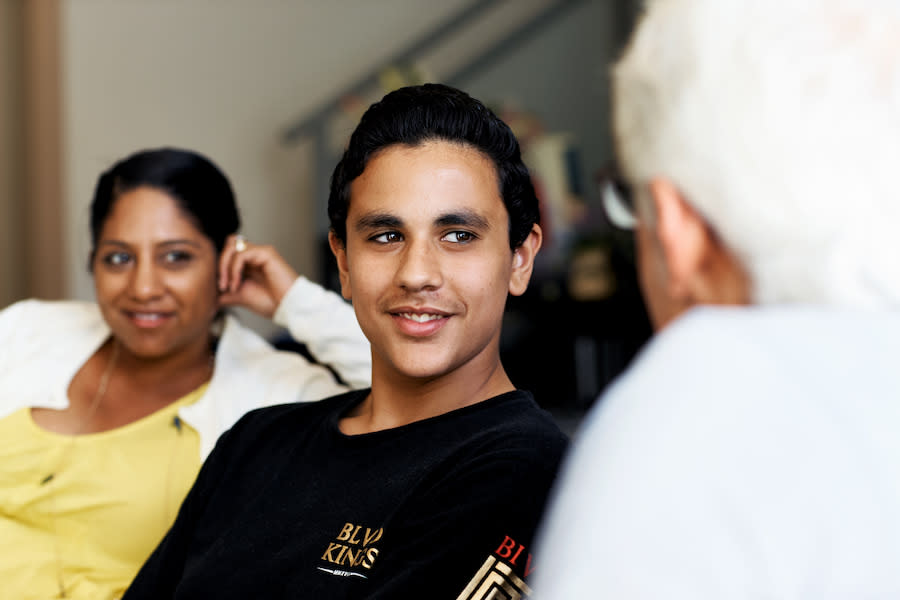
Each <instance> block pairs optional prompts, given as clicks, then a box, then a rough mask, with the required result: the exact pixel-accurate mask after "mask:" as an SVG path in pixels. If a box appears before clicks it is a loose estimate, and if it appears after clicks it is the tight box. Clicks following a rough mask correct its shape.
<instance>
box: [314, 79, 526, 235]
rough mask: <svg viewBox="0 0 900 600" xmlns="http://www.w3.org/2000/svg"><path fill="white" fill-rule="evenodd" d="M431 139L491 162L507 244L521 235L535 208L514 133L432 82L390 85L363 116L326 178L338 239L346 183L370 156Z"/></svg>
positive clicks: (473, 101)
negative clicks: (503, 212)
mask: <svg viewBox="0 0 900 600" xmlns="http://www.w3.org/2000/svg"><path fill="white" fill-rule="evenodd" d="M434 140H441V141H446V142H451V143H458V144H462V145H465V146H469V147H471V148H474V149H475V150H478V151H479V152H481V153H482V154H484V155H485V156H486V157H488V158H489V159H490V160H491V162H493V164H494V166H495V168H496V170H497V178H498V186H499V190H500V195H501V196H502V198H503V203H504V204H505V205H506V210H507V212H508V213H509V237H510V247H512V248H517V247H518V246H520V245H521V244H522V242H524V241H525V238H527V237H528V234H529V232H530V231H531V229H532V226H533V225H534V224H535V223H538V222H539V218H540V212H539V208H538V201H537V197H536V195H535V192H534V187H533V185H532V182H531V178H530V176H529V173H528V169H527V168H526V167H525V164H524V163H523V162H522V158H521V154H520V150H519V142H518V141H517V140H516V137H515V135H513V133H512V131H511V130H510V129H509V127H508V126H507V125H506V123H504V122H503V121H502V120H500V118H498V117H497V116H496V115H495V114H494V113H493V112H491V110H490V109H488V108H487V107H486V106H485V105H484V104H482V103H481V102H479V101H478V100H476V99H474V98H472V97H471V96H469V95H468V94H466V93H465V92H463V91H460V90H457V89H455V88H452V87H449V86H446V85H441V84H434V83H426V84H424V85H419V86H410V87H405V88H400V89H398V90H395V91H393V92H391V93H389V94H387V95H386V96H385V97H384V98H382V99H381V101H379V102H376V103H375V104H373V105H372V106H370V107H369V109H368V110H367V111H366V112H365V114H364V115H363V116H362V119H361V120H360V122H359V125H358V126H357V127H356V129H355V130H354V132H353V135H352V136H351V137H350V143H349V145H348V147H347V150H346V151H345V152H344V155H343V157H342V158H341V161H340V162H339V163H338V165H337V167H335V170H334V174H333V175H332V178H331V193H330V196H329V198H328V217H329V219H330V221H331V229H332V231H334V233H335V235H336V236H337V237H338V239H340V240H341V241H342V242H343V241H346V226H347V223H346V221H347V212H348V210H349V206H350V184H351V183H352V182H353V180H354V179H356V178H357V177H359V176H360V175H361V174H362V172H363V171H364V170H365V168H366V165H367V164H368V163H369V161H370V160H371V159H372V158H373V157H374V156H375V155H376V154H378V152H379V151H381V150H383V149H385V148H387V147H389V146H394V145H403V146H410V147H415V146H419V145H421V144H423V143H425V142H428V141H434Z"/></svg>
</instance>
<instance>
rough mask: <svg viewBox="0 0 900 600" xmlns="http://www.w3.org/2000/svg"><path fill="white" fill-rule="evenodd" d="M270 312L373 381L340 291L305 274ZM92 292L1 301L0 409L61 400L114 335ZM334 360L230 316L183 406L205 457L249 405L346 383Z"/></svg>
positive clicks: (352, 380) (362, 383) (348, 374)
mask: <svg viewBox="0 0 900 600" xmlns="http://www.w3.org/2000/svg"><path fill="white" fill-rule="evenodd" d="M274 321H275V322H276V323H277V324H279V325H282V326H285V327H287V328H288V330H289V331H290V333H291V335H292V336H293V337H294V338H295V339H297V340H299V341H302V342H303V343H305V344H306V345H307V347H308V348H309V351H310V352H311V353H312V355H313V356H315V357H316V360H318V361H320V362H321V363H323V364H328V365H330V366H331V367H332V368H334V369H335V370H336V371H337V372H338V373H339V374H340V376H341V378H343V379H344V381H346V382H347V383H348V384H349V385H350V387H352V388H363V387H367V386H368V385H369V384H370V381H371V379H370V378H371V353H370V350H369V342H368V340H366V338H365V336H363V334H362V331H361V330H360V329H359V325H358V323H357V321H356V317H355V315H354V314H353V308H352V307H351V306H350V305H349V304H347V303H346V302H344V300H343V299H342V298H341V297H340V296H338V295H337V294H335V293H333V292H330V291H327V290H325V289H324V288H322V287H320V286H319V285H317V284H315V283H312V282H311V281H309V280H308V279H306V278H304V277H300V278H298V279H297V281H296V282H295V283H294V284H293V286H292V287H291V289H290V290H289V291H288V293H287V294H286V295H285V297H284V299H283V300H282V301H281V304H280V305H279V307H278V310H277V311H276V313H275V317H274ZM109 335H110V329H109V326H108V325H107V324H106V322H105V321H104V320H103V317H102V316H101V314H100V310H99V308H98V307H97V305H96V304H94V303H92V302H77V301H57V302H46V301H40V300H25V301H22V302H18V303H16V304H13V305H11V306H9V307H8V308H6V309H4V310H3V311H0V418H3V417H5V416H7V415H9V414H11V413H13V412H15V411H16V410H19V409H20V408H23V407H26V406H33V407H41V408H53V409H57V410H61V409H65V408H66V407H68V405H69V399H68V395H67V390H68V388H69V384H70V382H71V381H72V378H73V377H74V376H75V373H77V372H78V370H79V369H80V368H81V367H82V366H83V365H84V363H85V362H86V361H87V360H88V358H90V357H91V356H92V355H93V354H94V352H96V351H97V349H98V348H99V347H100V345H101V344H103V342H104V341H105V340H106V339H107V338H108V337H109ZM347 389H348V388H346V387H345V386H342V385H340V384H339V383H338V382H337V381H335V379H334V377H333V376H332V374H331V373H330V372H329V371H328V369H326V368H324V367H321V366H318V365H313V364H311V363H310V362H308V361H307V360H305V359H304V358H303V357H302V356H300V355H299V354H297V353H294V352H284V351H278V350H275V349H274V348H273V347H272V346H271V345H270V344H269V343H268V342H266V341H265V340H264V339H263V338H261V337H260V336H259V335H257V334H256V333H255V332H253V331H252V330H250V329H249V328H247V327H245V326H243V325H241V324H240V322H238V320H237V319H235V318H234V317H232V316H230V315H228V316H226V317H225V327H224V329H223V331H222V335H221V337H220V338H219V343H218V347H217V349H216V362H215V370H214V371H213V376H212V379H211V380H210V383H209V387H208V388H207V391H206V393H205V394H204V395H203V396H202V397H201V398H200V400H198V401H197V402H196V403H194V404H192V405H190V406H187V407H185V408H183V409H181V411H180V413H179V414H180V417H181V418H182V419H183V420H184V421H185V422H186V423H188V424H190V425H191V426H192V427H194V428H195V429H196V430H197V431H198V432H199V433H200V452H201V458H202V459H205V458H206V456H207V455H208V454H209V453H210V451H212V449H213V447H214V446H215V443H216V440H217V439H218V437H219V436H220V435H221V434H222V433H224V432H225V431H226V430H227V429H228V428H230V427H231V426H232V425H233V424H234V423H235V421H237V420H238V419H239V418H240V417H241V416H242V415H243V414H244V413H246V412H247V411H249V410H252V409H255V408H259V407H261V406H268V405H272V404H282V403H285V402H297V401H313V400H320V399H322V398H326V397H328V396H332V395H335V394H339V393H341V392H344V391H346V390H347Z"/></svg>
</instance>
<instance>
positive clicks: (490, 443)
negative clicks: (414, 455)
mask: <svg viewBox="0 0 900 600" xmlns="http://www.w3.org/2000/svg"><path fill="white" fill-rule="evenodd" d="M448 417H449V418H447V419H444V420H442V421H440V422H439V423H436V425H437V427H435V428H434V429H433V430H432V432H431V439H433V440H434V441H435V444H436V445H438V444H440V445H444V446H445V451H442V455H444V456H445V457H446V458H447V460H446V462H445V467H446V470H444V469H442V470H441V472H442V473H443V474H444V475H445V476H446V477H447V481H456V480H457V478H461V479H462V480H463V481H467V482H469V483H468V485H472V486H476V487H477V486H484V485H488V486H490V487H491V488H497V487H505V488H507V489H508V490H514V489H522V490H527V489H538V488H540V489H543V488H545V487H546V486H548V485H549V482H550V481H552V480H553V479H554V478H555V476H556V472H557V470H558V468H559V464H560V462H561V460H562V457H563V455H564V453H565V451H566V448H567V446H568V439H567V438H566V436H565V435H564V434H563V433H562V431H560V429H559V427H558V426H557V425H556V423H555V422H554V421H553V419H552V417H551V416H550V415H549V413H547V412H546V411H544V410H542V409H541V408H539V407H538V405H537V404H536V403H535V402H534V399H533V398H532V397H531V394H529V393H528V392H523V391H515V392H511V393H509V394H503V395H502V396H498V397H496V398H492V399H490V400H486V401H484V402H483V403H479V404H476V405H473V406H471V407H468V409H463V410H462V411H458V414H451V415H448Z"/></svg>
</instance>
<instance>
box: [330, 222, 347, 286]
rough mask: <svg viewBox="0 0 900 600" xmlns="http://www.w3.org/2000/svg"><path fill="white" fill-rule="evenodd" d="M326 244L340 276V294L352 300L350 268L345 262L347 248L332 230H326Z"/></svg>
mask: <svg viewBox="0 0 900 600" xmlns="http://www.w3.org/2000/svg"><path fill="white" fill-rule="evenodd" d="M328 245H329V246H331V253H332V254H334V258H335V260H336V261H337V267H338V273H339V274H340V277H341V295H342V296H343V297H344V300H352V298H351V297H350V296H351V295H350V269H349V265H348V264H347V262H348V261H347V248H346V246H345V245H344V242H342V241H341V239H340V238H338V236H337V235H335V233H334V231H329V232H328Z"/></svg>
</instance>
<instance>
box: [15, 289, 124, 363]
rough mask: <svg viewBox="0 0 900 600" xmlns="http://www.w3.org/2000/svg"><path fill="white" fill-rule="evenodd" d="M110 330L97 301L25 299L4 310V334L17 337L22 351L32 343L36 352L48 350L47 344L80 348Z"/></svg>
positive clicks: (56, 346)
mask: <svg viewBox="0 0 900 600" xmlns="http://www.w3.org/2000/svg"><path fill="white" fill-rule="evenodd" d="M108 333H109V327H108V326H107V325H106V322H105V321H104V320H103V316H102V315H101V314H100V309H99V307H98V306H97V305H96V304H94V303H93V302H79V301H45V300H23V301H21V302H17V303H15V304H13V305H11V306H9V307H7V308H5V309H4V310H3V311H0V335H2V336H3V337H4V338H7V339H8V338H14V339H15V340H16V344H17V349H18V351H19V352H25V349H26V348H30V347H33V348H34V349H35V351H36V352H38V351H40V349H41V348H44V350H45V351H46V349H47V348H46V346H47V344H51V345H52V347H55V348H74V347H79V348H80V347H81V345H82V344H83V343H88V342H89V344H94V343H95V340H96V339H97V338H101V337H103V336H105V335H107V334H108ZM26 354H27V352H26ZM23 356H24V354H23Z"/></svg>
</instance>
